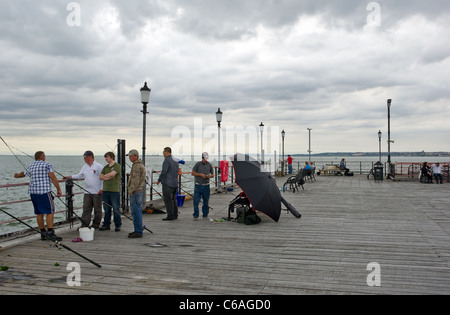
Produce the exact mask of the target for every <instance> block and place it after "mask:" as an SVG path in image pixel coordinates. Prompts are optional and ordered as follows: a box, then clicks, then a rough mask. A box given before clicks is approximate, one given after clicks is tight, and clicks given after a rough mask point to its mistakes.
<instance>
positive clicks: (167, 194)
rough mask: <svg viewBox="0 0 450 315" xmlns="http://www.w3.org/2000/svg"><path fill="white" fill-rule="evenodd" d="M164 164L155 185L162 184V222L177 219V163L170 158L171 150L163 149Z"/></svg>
mask: <svg viewBox="0 0 450 315" xmlns="http://www.w3.org/2000/svg"><path fill="white" fill-rule="evenodd" d="M163 155H164V162H163V165H162V170H161V174H160V175H159V179H158V182H157V184H158V185H159V184H160V183H162V186H163V187H162V188H163V199H164V205H165V206H166V212H167V217H166V218H164V219H163V220H164V221H172V220H176V219H178V204H177V188H178V168H179V167H178V161H177V160H175V159H174V158H173V157H172V149H171V148H169V147H166V148H164V151H163Z"/></svg>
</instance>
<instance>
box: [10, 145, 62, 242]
mask: <svg viewBox="0 0 450 315" xmlns="http://www.w3.org/2000/svg"><path fill="white" fill-rule="evenodd" d="M34 159H35V162H34V163H33V164H31V165H30V166H29V167H28V168H27V169H26V171H25V172H22V173H16V174H14V177H15V178H23V177H25V176H28V177H30V178H31V179H30V184H29V186H28V193H29V194H30V196H31V201H32V203H33V206H34V213H35V214H36V220H37V223H38V226H39V229H40V230H41V239H42V240H43V241H45V240H46V239H48V238H51V239H52V240H55V241H61V240H62V238H61V237H57V236H56V235H55V231H54V230H53V218H54V214H55V205H54V203H53V196H52V189H51V183H53V185H55V187H56V189H57V194H56V195H57V196H58V197H61V196H62V193H61V188H60V187H59V183H58V179H57V178H56V176H55V173H54V171H53V166H52V165H51V164H50V163H48V162H45V153H44V152H42V151H38V152H36V154H35V155H34ZM44 215H45V216H46V221H47V230H46V229H45V224H44Z"/></svg>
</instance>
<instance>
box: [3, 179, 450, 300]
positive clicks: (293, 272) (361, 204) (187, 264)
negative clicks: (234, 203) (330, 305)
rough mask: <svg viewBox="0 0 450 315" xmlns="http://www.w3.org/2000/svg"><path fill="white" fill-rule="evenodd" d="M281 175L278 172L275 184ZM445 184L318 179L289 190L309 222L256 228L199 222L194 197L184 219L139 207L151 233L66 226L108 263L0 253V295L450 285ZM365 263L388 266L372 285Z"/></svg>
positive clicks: (374, 290) (223, 207)
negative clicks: (86, 237)
mask: <svg viewBox="0 0 450 315" xmlns="http://www.w3.org/2000/svg"><path fill="white" fill-rule="evenodd" d="M286 178H287V177H284V178H277V182H278V184H279V186H280V187H281V186H282V183H283V182H284V181H285V180H286ZM449 189H450V185H449V184H448V183H444V184H443V185H435V184H432V185H431V184H429V185H426V184H420V183H418V182H391V181H384V182H374V181H373V180H370V181H368V180H367V179H366V177H365V176H355V177H341V176H330V177H324V176H317V181H316V182H314V183H307V184H306V185H305V190H304V191H300V193H295V194H294V193H292V192H286V193H284V196H285V198H286V199H287V200H288V201H289V202H291V203H292V204H293V205H294V206H295V207H296V208H297V210H299V212H300V213H301V214H302V215H303V217H302V219H300V220H298V219H296V218H295V217H294V216H292V215H291V214H289V213H287V212H286V211H283V212H282V215H281V218H280V221H279V222H278V223H275V222H273V221H271V220H270V219H269V218H267V217H265V216H264V215H260V217H262V219H263V222H262V223H261V224H259V225H253V226H245V225H243V224H238V223H234V222H211V221H209V220H199V221H193V220H192V201H188V202H186V203H185V205H184V207H183V208H180V211H181V214H180V217H179V220H178V221H173V222H163V221H162V220H161V219H162V218H163V217H164V215H155V214H152V215H144V224H145V225H146V226H147V227H148V228H150V229H151V230H153V232H154V234H150V233H148V232H145V235H144V237H143V238H142V239H128V238H127V234H128V233H129V232H131V231H132V222H131V221H129V220H127V219H125V218H124V219H123V223H124V225H123V228H122V231H121V232H114V231H104V232H99V231H96V232H95V240H94V241H93V242H82V243H72V242H71V240H72V239H73V238H75V237H78V233H77V232H76V230H72V231H69V232H66V233H63V234H61V233H60V234H61V236H63V237H64V241H63V243H64V244H66V245H68V246H69V247H71V248H72V249H74V250H76V251H78V252H80V253H82V254H83V255H84V256H86V257H88V258H90V259H92V260H94V261H96V262H97V263H99V264H101V265H102V268H101V269H99V268H97V267H95V266H93V265H91V264H89V263H88V262H86V261H84V260H82V259H81V258H79V257H78V256H76V255H74V254H73V253H71V252H69V251H67V250H64V249H61V250H57V249H55V248H50V247H49V242H42V241H40V240H36V239H35V240H33V241H29V242H26V243H23V244H20V245H17V246H14V247H11V248H7V249H3V250H0V266H8V267H9V270H8V271H6V272H5V271H3V272H2V271H0V294H2V295H3V294H193V295H202V294H218V295H221V294H233V295H234V294H237V295H241V294H242V295H243V294H252V295H253V294H257V295H258V294H283V295H293V294H450V198H449ZM234 194H236V190H235V192H234ZM232 199H233V196H232V195H231V194H223V193H222V194H217V195H212V196H211V202H210V205H211V206H212V207H213V208H214V210H213V211H211V213H210V218H212V219H214V218H221V217H224V216H226V215H227V211H228V210H227V207H228V203H229V202H230V201H231V200H232ZM37 237H39V236H37ZM157 244H162V245H163V246H159V247H154V245H157ZM0 246H1V243H0ZM70 262H78V263H79V264H80V266H81V286H80V287H69V286H68V285H67V283H66V278H67V276H68V274H69V273H70V271H67V270H66V267H67V265H68V264H69V263H70ZM55 263H58V264H59V266H55ZM370 263H377V264H379V266H380V268H381V269H380V273H379V276H380V277H379V278H377V279H379V280H380V286H374V287H371V286H369V285H368V283H367V277H368V276H369V274H370V273H371V272H372V269H370V270H367V268H368V265H369V264H370Z"/></svg>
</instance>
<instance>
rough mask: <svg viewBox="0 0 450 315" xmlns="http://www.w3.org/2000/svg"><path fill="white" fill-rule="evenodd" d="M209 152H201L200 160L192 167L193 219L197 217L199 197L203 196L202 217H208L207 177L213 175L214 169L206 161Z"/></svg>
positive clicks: (208, 190)
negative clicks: (193, 185) (193, 178)
mask: <svg viewBox="0 0 450 315" xmlns="http://www.w3.org/2000/svg"><path fill="white" fill-rule="evenodd" d="M208 158H209V154H208V153H207V152H203V153H202V160H201V162H197V164H195V166H194V168H193V169H192V176H195V189H194V220H197V219H198V216H199V208H198V205H199V203H200V198H203V207H202V213H203V219H207V218H208V214H209V204H208V203H209V195H210V192H211V190H210V187H209V179H210V178H212V177H214V169H213V166H212V165H211V163H209V162H208Z"/></svg>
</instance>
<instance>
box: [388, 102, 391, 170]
mask: <svg viewBox="0 0 450 315" xmlns="http://www.w3.org/2000/svg"><path fill="white" fill-rule="evenodd" d="M391 105H392V100H391V99H388V100H387V109H388V160H387V163H388V167H389V171H388V177H387V178H388V179H391Z"/></svg>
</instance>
